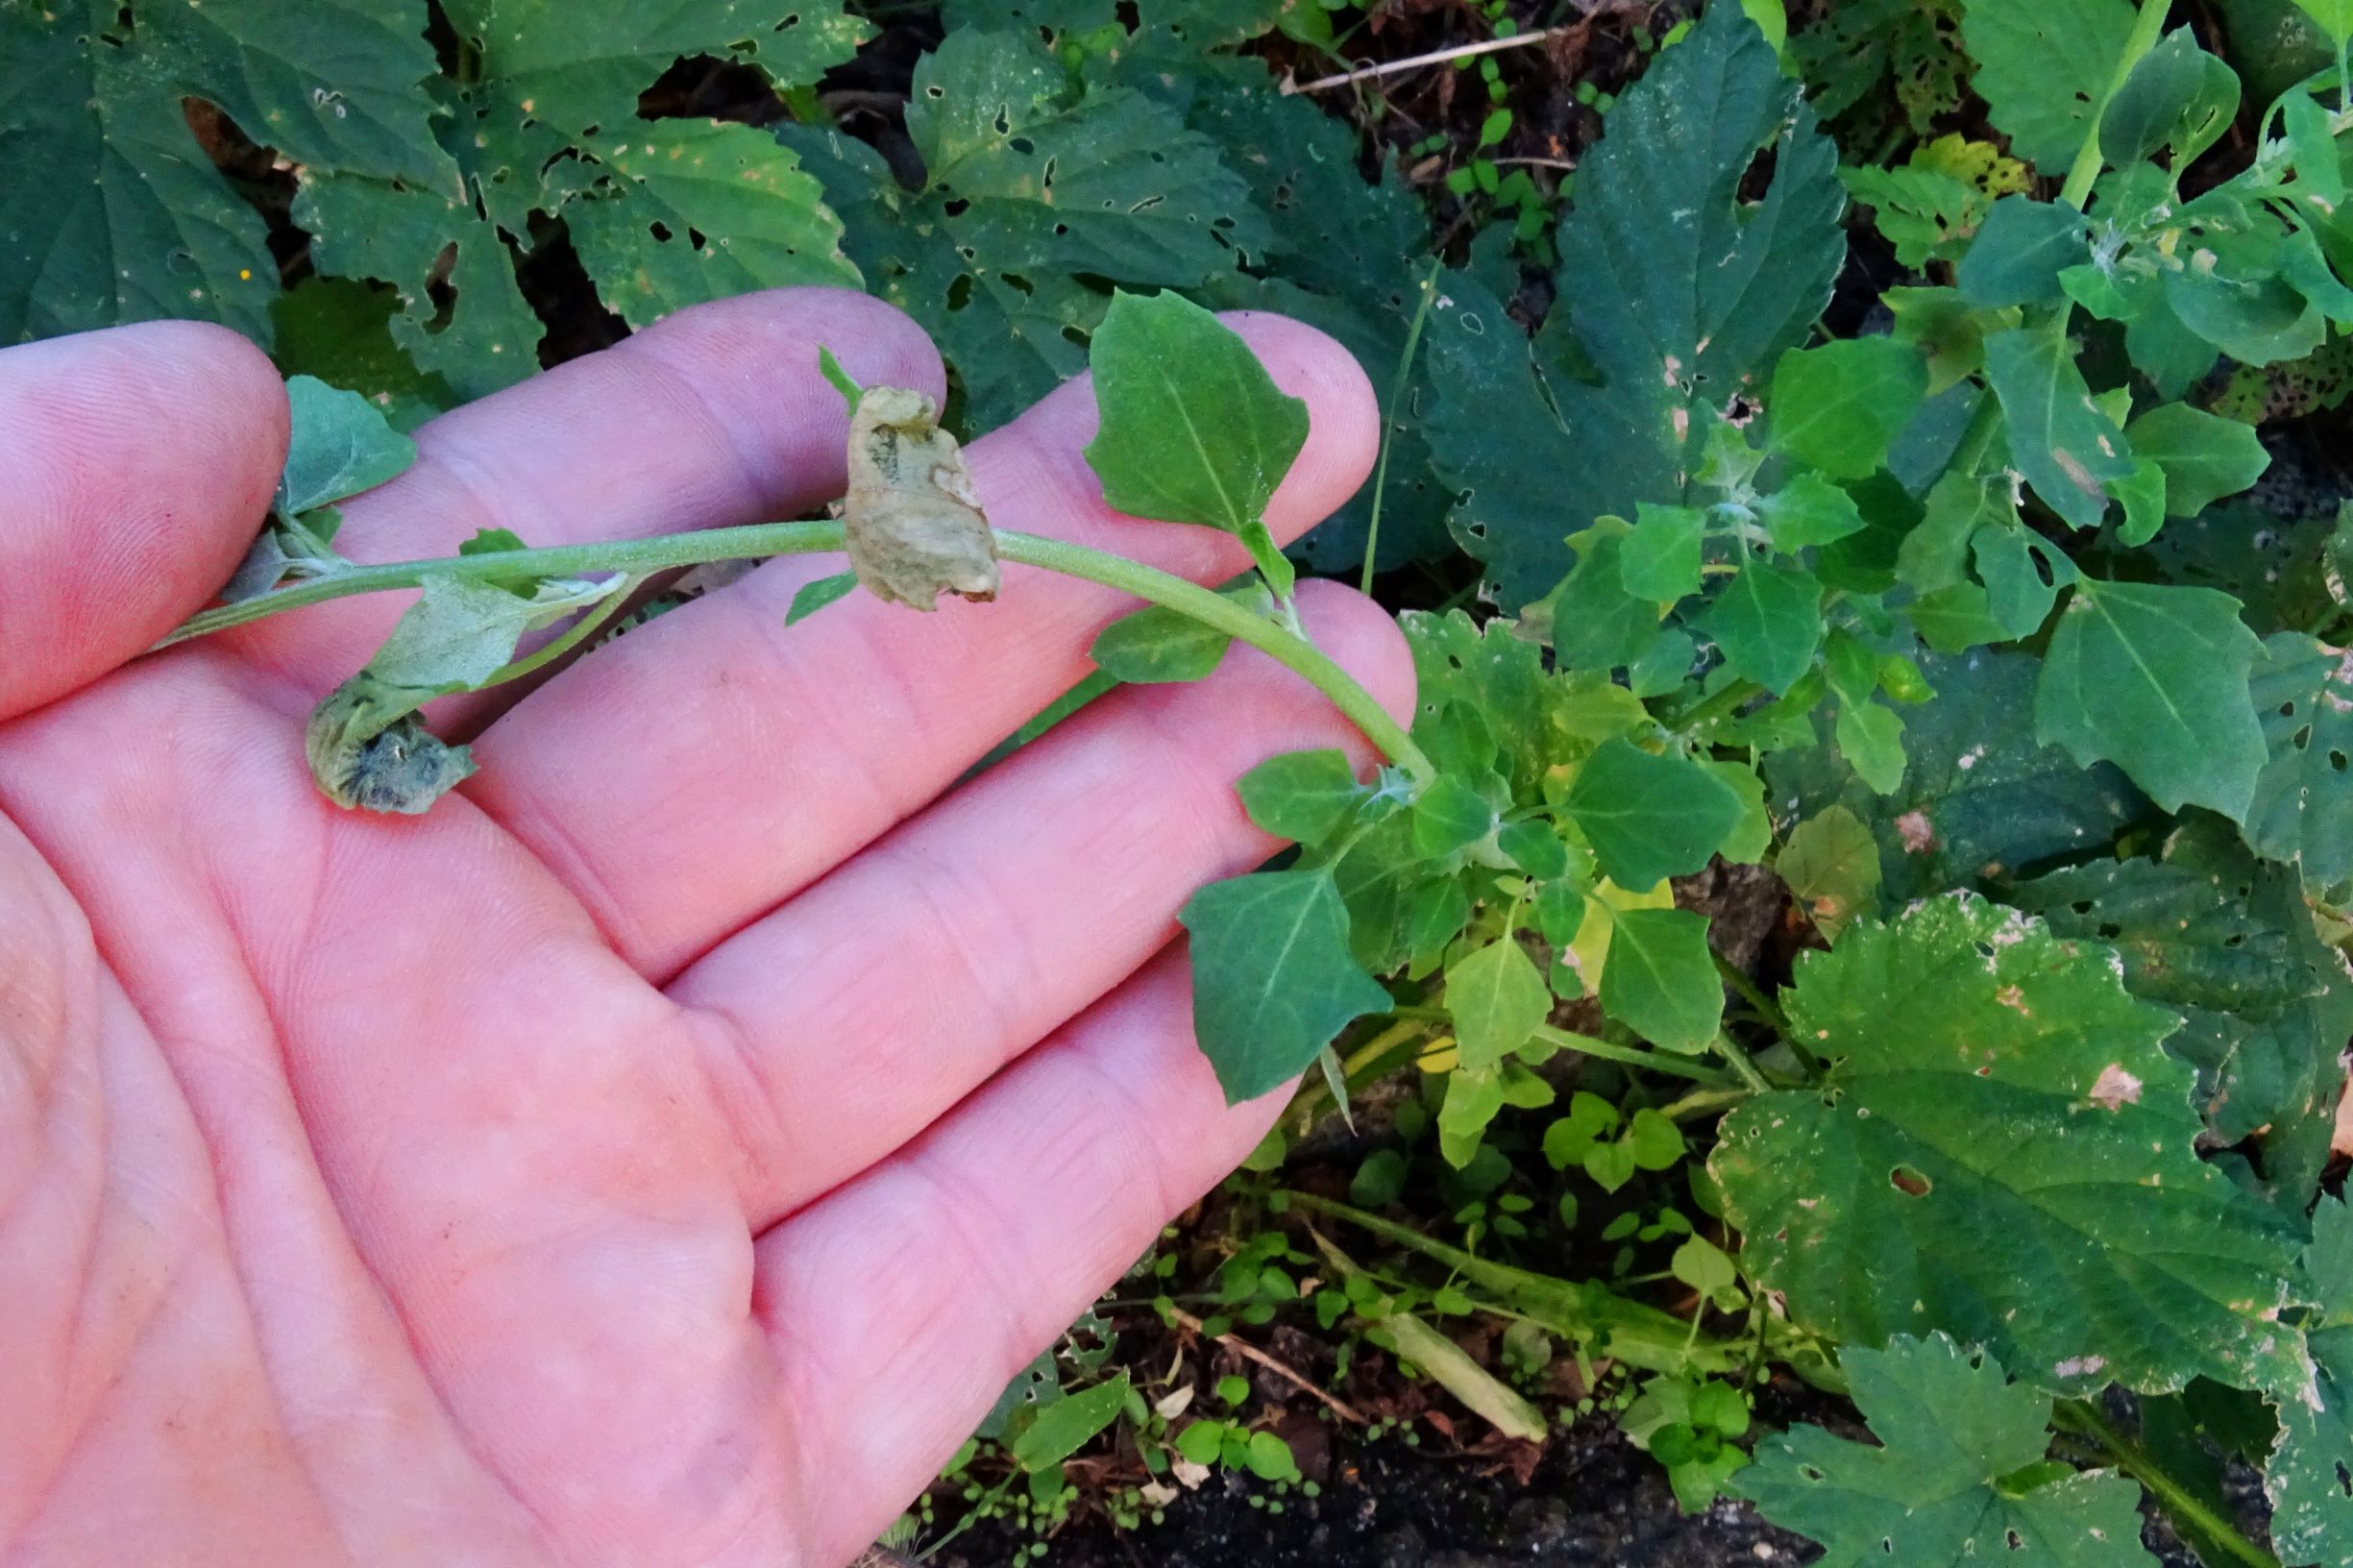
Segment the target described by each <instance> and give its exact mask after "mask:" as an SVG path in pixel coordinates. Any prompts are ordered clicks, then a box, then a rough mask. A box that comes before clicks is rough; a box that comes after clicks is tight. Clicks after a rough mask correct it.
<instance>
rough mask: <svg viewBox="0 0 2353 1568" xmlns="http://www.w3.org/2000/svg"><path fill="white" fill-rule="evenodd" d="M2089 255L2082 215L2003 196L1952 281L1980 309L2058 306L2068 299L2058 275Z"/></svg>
mask: <svg viewBox="0 0 2353 1568" xmlns="http://www.w3.org/2000/svg"><path fill="white" fill-rule="evenodd" d="M2091 257H2092V246H2091V240H2090V238H2089V235H2088V233H2087V232H2086V230H2085V228H2084V221H2083V214H2082V213H2080V212H2078V211H2076V210H2075V209H2074V208H2071V207H2069V206H2067V205H2065V204H2064V203H2060V202H2038V201H2036V200H2035V199H2034V198H2033V197H2031V196H2004V197H2003V198H2002V199H2001V200H1999V201H1998V202H1996V203H1995V204H1994V207H1993V210H1992V211H1990V212H1988V213H1987V214H1986V215H1985V223H1984V224H1983V226H1982V227H1980V228H1979V229H1978V231H1977V237H1976V238H1975V239H1974V240H1973V241H1972V242H1971V244H1970V247H1969V254H1967V255H1966V256H1964V257H1961V264H1960V265H1959V266H1957V267H1955V268H1954V269H1953V273H1952V281H1953V282H1954V283H1956V284H1958V285H1959V287H1960V290H1961V297H1962V298H1963V299H1965V300H1967V301H1968V302H1969V303H1970V304H1972V305H1973V306H1979V307H1980V308H1990V307H1993V306H2004V305H2057V304H2059V303H2060V302H2062V301H2063V300H2065V299H2066V298H2067V293H2066V290H2064V289H2062V288H2061V287H2060V286H2059V274H2060V273H2061V272H2062V271H2063V270H2065V269H2066V268H2069V267H2072V266H2077V265H2080V264H2082V263H2084V262H2087V261H2089V260H2090V259H2091Z"/></svg>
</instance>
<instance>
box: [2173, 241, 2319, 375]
mask: <svg viewBox="0 0 2353 1568" xmlns="http://www.w3.org/2000/svg"><path fill="white" fill-rule="evenodd" d="M2165 303H2166V304H2167V305H2169V306H2171V307H2172V310H2173V314H2174V315H2175V316H2176V317H2178V318H2179V319H2180V321H2181V324H2182V325H2183V326H2184V327H2186V328H2188V329H2189V330H2190V331H2191V332H2193V333H2194V334H2195V335H2196V336H2197V337H2199V338H2202V339H2203V340H2205V341H2206V342H2208V343H2211V344H2213V345H2214V346H2215V347H2216V348H2218V349H2220V350H2221V351H2222V352H2223V353H2224V354H2226V355H2230V356H2231V357H2232V358H2233V359H2236V360H2238V361H2239V362H2240V363H2241V364H2243V365H2269V364H2276V363H2278V362H2279V361H2281V360H2283V359H2301V358H2303V357H2304V356H2305V355H2308V354H2310V353H2312V352H2313V350H2315V349H2316V348H2318V347H2319V346H2320V344H2321V342H2322V340H2323V339H2325V338H2326V337H2327V336H2328V321H2327V318H2326V317H2324V316H2323V315H2322V314H2321V312H2320V307H2319V306H2316V305H2314V304H2313V303H2311V302H2310V301H2309V300H2307V299H2305V297H2304V296H2303V295H2302V294H2301V293H2299V292H2297V290H2296V289H2295V288H2294V287H2293V286H2292V284H2290V283H2289V282H2287V281H2286V280H2285V279H2282V278H2276V277H2270V276H2259V277H2255V278H2251V279H2232V278H2226V277H2224V276H2222V275H2221V274H2220V273H2219V272H2212V271H2205V270H2201V269H2200V268H2198V267H2195V266H2190V267H2185V268H2182V269H2181V270H2179V271H2176V272H2169V273H2167V274H2166V275H2165ZM2136 357H2137V355H2136Z"/></svg>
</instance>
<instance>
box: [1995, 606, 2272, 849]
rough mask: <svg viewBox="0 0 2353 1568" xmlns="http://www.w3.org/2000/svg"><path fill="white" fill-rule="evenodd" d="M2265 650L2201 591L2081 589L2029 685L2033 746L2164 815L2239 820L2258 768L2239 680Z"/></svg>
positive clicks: (2258, 729)
mask: <svg viewBox="0 0 2353 1568" xmlns="http://www.w3.org/2000/svg"><path fill="white" fill-rule="evenodd" d="M2262 651H2263V644H2262V643H2260V642H2258V641H2257V640H2256V637H2255V634H2254V633H2253V632H2251V631H2249V630H2247V629H2246V626H2245V625H2243V623H2242V622H2241V621H2240V619H2239V603H2238V601H2237V600H2234V599H2232V598H2231V597H2230V596H2229V595H2227V594H2222V593H2218V592H2216V591H2215V590H2214V589H2211V588H2180V587H2174V586H2171V585H2169V584H2163V583H2140V582H2099V581H2095V580H2094V579H2092V578H2089V577H2086V578H2083V579H2081V580H2080V581H2078V582H2077V583H2076V585H2075V597H2074V599H2073V600H2071V602H2070V603H2069V604H2068V607H2067V609H2066V610H2065V611H2064V612H2063V613H2062V614H2061V615H2060V617H2059V625H2058V629H2057V630H2055V631H2054V632H2052V633H2051V639H2050V649H2049V651H2048V653H2047V654H2046V655H2045V658H2044V662H2043V674H2042V677H2041V679H2040V680H2039V681H2037V683H2036V685H2035V693H2034V726H2035V734H2036V735H2037V737H2038V738H2039V739H2041V740H2042V741H2043V742H2045V743H2046V744H2048V745H2057V746H2061V747H2066V749H2067V752H2068V754H2069V755H2070V756H2071V757H2073V758H2074V759H2075V761H2076V764H2077V765H2078V766H2080V767H2086V768H2088V767H2090V766H2091V765H2092V764H2093V763H2095V762H2099V761H2103V760H2105V761H2109V762H2114V763H2115V764H2116V765H2117V766H2118V767H2120V768H2121V769H2123V770H2124V772H2125V773H2126V774H2127V775H2128V776H2129V777H2130V778H2131V779H2132V781H2133V782H2134V783H2135V784H2138V785H2139V786H2140V787H2141V788H2142V789H2143V790H2145V791H2146V792H2147V794H2148V796H2149V798H2150V799H2152V800H2154V801H2156V802H2157V803H2158V804H2159V805H2161V806H2163V807H2165V809H2166V810H2168V811H2179V810H2180V809H2181V808H2182V807H2183V806H2184V805H2198V806H2205V807H2207V808H2208V809H2210V810H2213V811H2218V812H2220V813H2221V814H2222V815H2223V816H2225V817H2228V818H2230V819H2231V820H2232V821H2243V820H2244V818H2245V817H2246V814H2247V809H2248V806H2249V805H2250V803H2251V802H2252V800H2253V798H2254V793H2255V780H2256V777H2257V775H2258V774H2260V773H2261V772H2262V771H2263V767H2264V761H2265V756H2266V748H2265V746H2264V735H2263V725H2262V723H2261V722H2260V721H2258V720H2257V718H2256V717H2255V706H2254V701H2253V698H2252V697H2251V696H2250V694H2249V689H2248V672H2249V670H2250V668H2251V667H2252V666H2253V664H2254V661H2255V657H2256V655H2257V654H2259V653H2261V652H2262Z"/></svg>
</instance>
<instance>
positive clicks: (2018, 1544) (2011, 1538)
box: [2001, 1530, 2026, 1552]
mask: <svg viewBox="0 0 2353 1568" xmlns="http://www.w3.org/2000/svg"><path fill="white" fill-rule="evenodd" d="M2001 1535H2002V1539H2003V1540H2005V1541H2007V1542H2008V1543H2009V1544H2010V1550H2011V1551H2013V1552H2023V1551H2024V1550H2025V1549H2026V1543H2025V1542H2024V1541H2023V1540H2022V1539H2020V1538H2019V1533H2018V1531H2015V1530H2005V1531H2002V1532H2001Z"/></svg>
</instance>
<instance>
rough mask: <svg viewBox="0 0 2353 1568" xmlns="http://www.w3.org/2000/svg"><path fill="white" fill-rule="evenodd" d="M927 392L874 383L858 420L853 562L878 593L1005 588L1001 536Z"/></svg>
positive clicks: (919, 598)
mask: <svg viewBox="0 0 2353 1568" xmlns="http://www.w3.org/2000/svg"><path fill="white" fill-rule="evenodd" d="M939 421H940V409H939V405H938V404H934V403H933V402H932V401H931V399H929V398H927V397H925V396H924V395H923V394H922V393H920V392H911V391H909V390H907V389H906V388H905V387H898V386H870V387H868V388H867V389H866V391H865V394H864V395H863V396H862V397H861V398H860V399H859V401H858V410H857V412H856V414H854V415H853V416H852V417H851V419H850V426H849V495H848V499H847V500H846V502H845V503H844V507H843V514H842V526H843V531H844V533H845V535H846V549H847V550H848V551H849V564H850V567H851V569H852V570H854V571H855V572H856V573H857V574H858V580H859V582H861V583H863V584H864V585H865V586H866V589H867V591H868V592H870V593H871V594H873V595H874V596H875V597H876V598H877V599H886V600H892V601H893V602H895V603H899V604H911V605H913V606H914V607H915V608H917V609H919V610H928V609H931V608H933V607H934V602H935V601H936V600H938V598H939V596H940V595H941V594H943V593H950V594H960V595H962V596H963V597H964V598H966V599H969V600H992V599H994V598H996V590H997V560H996V538H995V536H994V535H993V533H991V532H990V530H989V520H988V518H986V517H984V516H983V515H981V509H980V496H979V494H978V492H976V491H975V490H974V489H973V488H972V479H971V476H970V475H969V474H968V473H967V472H966V471H965V466H964V453H962V452H961V451H960V450H958V448H957V445H956V438H955V437H954V436H952V435H950V434H948V433H947V432H946V431H945V430H944V429H940V423H939Z"/></svg>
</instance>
